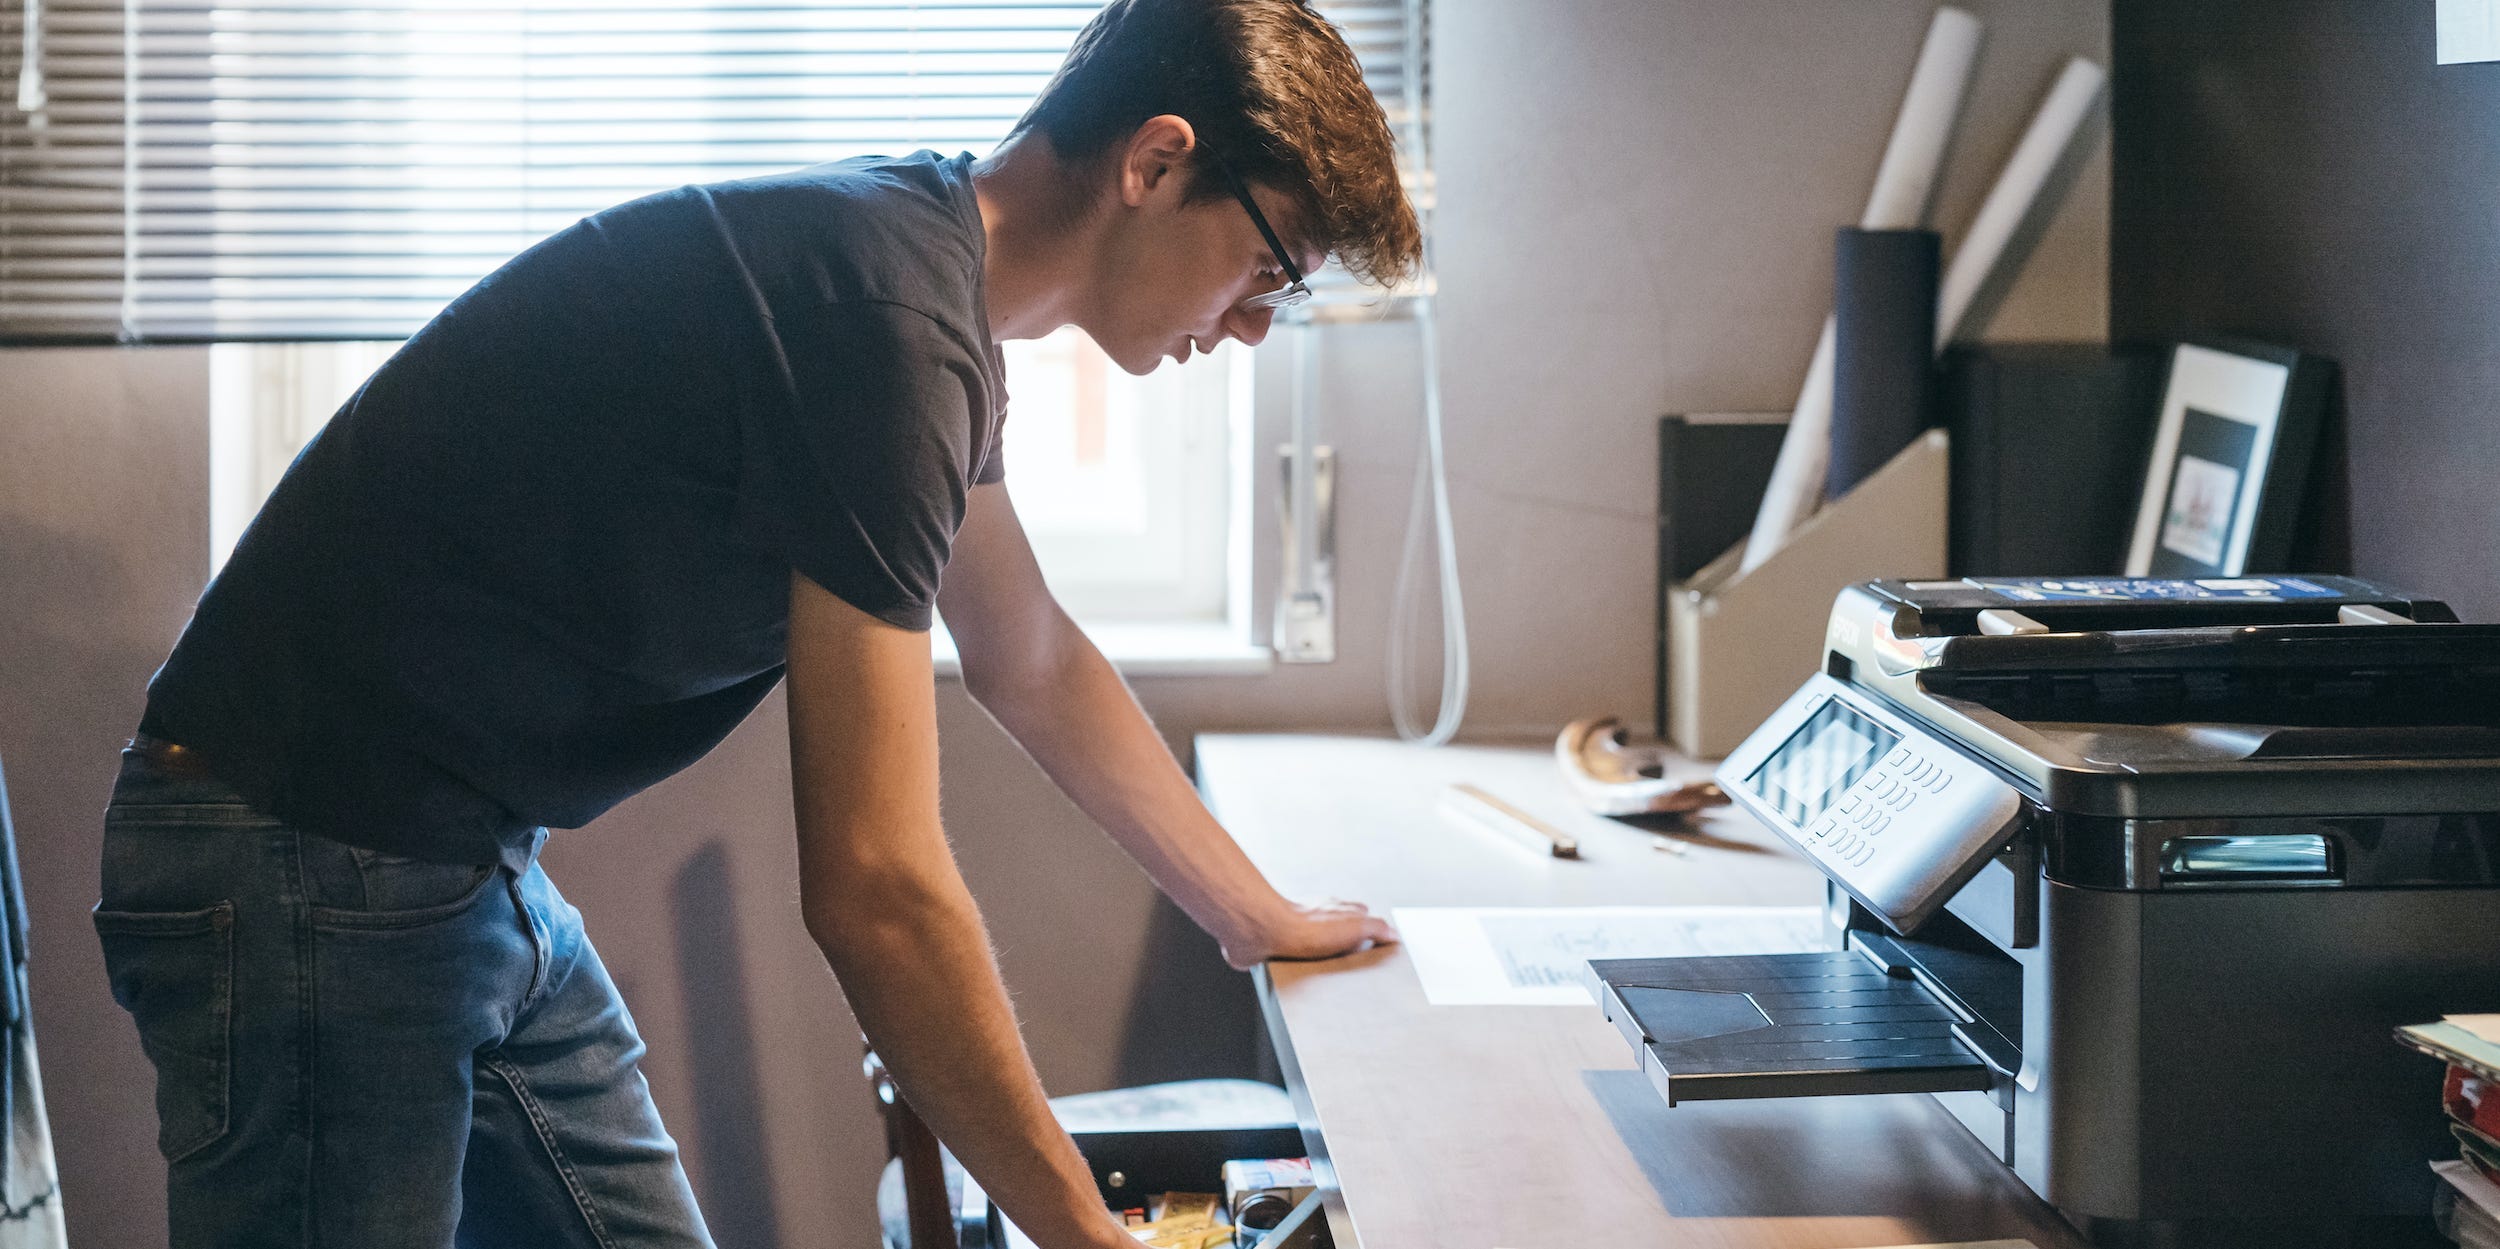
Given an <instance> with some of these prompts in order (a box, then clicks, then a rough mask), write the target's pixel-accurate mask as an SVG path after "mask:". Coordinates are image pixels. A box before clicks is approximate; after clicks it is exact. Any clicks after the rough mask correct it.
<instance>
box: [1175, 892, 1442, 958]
mask: <svg viewBox="0 0 2500 1249" xmlns="http://www.w3.org/2000/svg"><path fill="white" fill-rule="evenodd" d="M1278 901H1279V902H1281V903H1282V905H1283V909H1282V910H1280V911H1277V912H1274V913H1272V914H1271V915H1270V916H1269V917H1268V918H1267V919H1266V920H1265V921H1263V922H1261V923H1259V924H1258V925H1256V926H1255V927H1254V928H1253V929H1252V930H1251V931H1249V932H1245V933H1241V934H1237V935H1235V936H1231V937H1226V936H1224V935H1222V934H1220V933H1219V934H1217V940H1218V941H1219V942H1221V943H1222V945H1223V947H1224V961H1225V962H1227V963H1230V964H1232V965H1233V968H1234V969H1235V970H1237V971H1248V970H1250V969H1251V968H1253V967H1256V966H1258V965H1259V964H1261V963H1264V962H1266V961H1268V960H1269V959H1274V958H1288V959H1320V958H1335V957H1337V956H1338V955H1340V954H1352V953H1354V952H1356V951H1358V950H1366V949H1369V948H1371V947H1372V946H1375V945H1385V944H1387V943H1389V942H1392V941H1395V940H1397V939H1398V932H1397V929H1395V928H1392V927H1390V925H1389V921H1388V919H1386V918H1385V917H1383V916H1379V915H1374V914H1372V913H1371V911H1370V909H1369V908H1367V907H1365V906H1364V905H1363V904H1362V903H1360V902H1343V901H1339V900H1337V899H1335V898H1330V899H1326V900H1324V901H1321V902H1317V903H1308V904H1306V903H1301V902H1293V901H1288V900H1285V899H1281V898H1280V899H1278Z"/></svg>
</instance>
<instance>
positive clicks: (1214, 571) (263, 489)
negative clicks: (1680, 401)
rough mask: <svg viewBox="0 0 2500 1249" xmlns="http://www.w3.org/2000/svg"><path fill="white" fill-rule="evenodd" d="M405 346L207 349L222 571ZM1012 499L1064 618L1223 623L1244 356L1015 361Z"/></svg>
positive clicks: (1013, 346) (217, 557) (1058, 349)
mask: <svg viewBox="0 0 2500 1249" xmlns="http://www.w3.org/2000/svg"><path fill="white" fill-rule="evenodd" d="M397 346H398V344H396V343H389V342H344V343H225V344H219V345H217V346H215V347H213V348H211V349H210V367H209V373H210V384H211V398H210V405H209V406H210V425H211V436H210V440H209V443H210V455H209V459H210V480H211V489H210V512H211V523H210V543H211V547H212V550H213V554H212V567H220V566H223V564H224V563H225V559H226V556H227V554H228V553H230V552H231V551H232V550H233V549H234V543H235V540H236V539H237V538H239V537H240V536H241V535H242V532H243V527H244V526H245V525H246V524H247V523H249V522H250V520H251V518H252V515H253V513H255V512H257V511H258V510H259V508H260V505H261V503H262V501H263V500H265V499H267V498H268V496H269V491H270V490H271V489H273V488H274V487H276V485H277V483H278V478H279V477H280V476H281V475H283V474H284V473H285V472H286V467H287V465H288V464H289V463H291V462H292V461H293V460H294V458H295V455H296V452H298V451H300V450H301V449H302V448H303V445H304V443H306V442H307V441H309V440H310V439H311V438H312V436H313V435H314V434H316V433H318V432H320V430H321V427H322V425H323V424H324V423H325V422H326V421H328V420H329V418H330V415H331V414H332V413H333V412H335V411H336V410H337V409H338V407H339V405H340V404H341V403H343V402H345V401H346V398H347V396H348V395H350V394H352V393H353V392H354V391H355V389H356V387H357V386H359V385H360V384H362V383H363V381H364V379H365V377H366V376H367V375H368V374H370V373H371V372H372V371H373V370H374V369H375V368H376V367H378V366H379V365H380V364H381V363H382V361H383V360H385V359H387V358H388V357H389V356H390V353H391V352H392V351H393V350H394V349H395V348H396V347H397ZM1005 353H1006V357H1007V387H1008V391H1009V395H1010V404H1009V408H1008V415H1007V428H1006V433H1005V441H1006V446H1005V454H1006V458H1007V488H1008V490H1009V492H1010V494H1011V495H1012V497H1013V498H1014V499H1015V501H1016V511H1017V514H1018V516H1020V517H1021V518H1022V520H1023V521H1024V526H1025V531H1026V532H1027V533H1028V534H1029V535H1030V536H1031V538H1032V541H1033V548H1034V553H1035V555H1036V556H1037V557H1038V558H1039V559H1040V560H1041V563H1042V570H1043V573H1044V575H1045V576H1047V577H1048V578H1049V580H1050V583H1051V588H1052V590H1053V592H1054V593H1056V594H1057V595H1058V597H1059V599H1060V601H1061V603H1062V604H1063V605H1065V606H1066V607H1067V608H1068V610H1069V611H1070V613H1071V614H1073V615H1075V616H1076V617H1077V619H1079V620H1081V621H1084V622H1086V623H1088V624H1095V623H1106V624H1107V623H1126V622H1154V623H1175V622H1200V623H1210V624H1211V623H1215V622H1219V621H1224V620H1227V619H1228V618H1231V617H1233V616H1235V615H1237V614H1238V613H1236V612H1234V611H1233V610H1232V608H1233V604H1232V603H1231V602H1230V595H1231V591H1232V587H1233V585H1234V584H1235V582H1236V580H1237V577H1236V576H1235V575H1234V570H1233V568H1232V546H1233V544H1232V543H1231V542H1230V541H1229V538H1230V517H1231V493H1232V480H1231V479H1232V475H1233V472H1232V470H1233V464H1234V455H1233V448H1234V443H1235V441H1236V438H1235V428H1234V427H1235V422H1236V416H1237V415H1238V418H1239V419H1240V420H1242V421H1246V420H1247V419H1248V415H1249V396H1248V389H1247V387H1248V376H1249V369H1248V367H1247V361H1246V359H1245V358H1244V354H1245V353H1242V352H1241V351H1240V349H1239V348H1237V347H1233V346H1230V345H1228V346H1226V347H1225V348H1224V349H1222V350H1220V351H1218V352H1217V353H1216V354H1215V355H1213V356H1211V357H1208V358H1205V359H1201V360H1197V361H1193V362H1192V363H1190V364H1187V365H1176V364H1166V365H1164V366H1163V367H1162V368H1161V369H1160V370H1158V371H1156V372H1155V373H1153V374H1151V375H1149V376H1146V377H1142V378H1141V377H1131V376H1129V375H1128V374H1127V373H1124V372H1122V371H1121V370H1120V368H1119V367H1118V366H1117V365H1115V364H1113V363H1112V362H1111V361H1110V359H1109V358H1108V357H1106V356H1104V355H1103V354H1102V351H1101V349H1099V348H1097V347H1095V346H1094V344H1093V342H1092V340H1090V339H1087V338H1086V337H1085V336H1084V335H1082V334H1080V333H1077V332H1075V331H1074V330H1062V331H1060V332H1059V333H1056V334H1053V335H1051V336H1050V337H1048V338H1045V339H1041V340H1039V341H1034V342H1014V343H1008V344H1006V346H1005Z"/></svg>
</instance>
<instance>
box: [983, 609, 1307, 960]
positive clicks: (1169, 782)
mask: <svg viewBox="0 0 2500 1249" xmlns="http://www.w3.org/2000/svg"><path fill="white" fill-rule="evenodd" d="M1051 628H1052V629H1053V637H1052V641H1051V644H1050V645H1049V646H1047V647H1042V648H1037V649H1036V651H1035V652H1034V653H1035V654H1037V655H1040V656H1043V657H1045V659H1044V661H1043V662H1039V663H1035V664H1033V665H1032V666H1030V667H1028V668H1026V669H1024V670H1022V671H1020V672H1018V673H1016V674H1015V675H1014V677H1013V678H1011V679H1000V680H992V681H988V682H985V683H975V684H974V686H973V688H972V693H973V694H974V696H975V697H976V698H977V699H978V700H979V701H980V703H981V705H982V706H983V707H984V708H985V709H987V710H988V711H989V713H990V714H991V715H992V716H994V717H996V718H997V720H998V722H999V724H1000V725H1001V726H1002V727H1004V728H1005V729H1006V730H1007V732H1008V734H1009V735H1010V736H1012V737H1014V738H1015V739H1016V742H1017V744H1018V745H1021V746H1022V747H1024V750H1025V752H1026V753H1027V754H1029V755H1031V756H1032V757H1033V761H1034V762H1035V763H1038V764H1040V765H1041V768H1042V771H1043V772H1045V773H1047V774H1048V775H1049V776H1050V779H1051V781H1052V782H1053V783H1054V784H1056V785H1058V787H1059V788H1060V790H1061V791H1062V792H1064V793H1066V794H1067V795H1068V797H1069V799H1070V800H1071V801H1073V802H1075V803H1076V805H1077V807H1078V809H1080V810H1082V811H1083V812H1084V813H1085V814H1086V815H1087V816H1088V817H1089V818H1091V819H1092V820H1093V821H1094V822H1095V823H1097V824H1100V825H1101V826H1102V827H1103V829H1104V831H1106V832H1108V833H1110V834H1111V837H1112V840H1114V841H1116V842H1118V843H1119V845H1120V848H1121V849H1123V850H1125V851H1127V852H1128V854H1129V856H1130V857H1131V858H1133V859H1135V860H1137V862H1138V865H1139V866H1141V867H1143V868H1144V869H1145V870H1146V874H1147V875H1148V876H1149V877H1151V878H1153V880H1154V882H1155V885H1156V887H1158V888H1160V889H1161V890H1163V892H1164V893H1165V894H1166V895H1167V896H1169V897H1170V898H1171V899H1172V900H1173V901H1174V902H1175V903H1177V904H1179V906H1180V907H1181V909H1182V910H1183V911H1186V912H1187V913H1188V914H1189V917H1190V918H1191V919H1193V920H1195V921H1197V923H1198V926H1199V927H1201V928H1204V929H1206V930H1207V931H1209V932H1211V933H1214V934H1216V936H1217V937H1218V938H1219V939H1222V938H1227V937H1230V936H1233V935H1238V934H1246V933H1250V932H1254V931H1256V930H1258V929H1259V928H1260V926H1261V925H1263V924H1267V923H1270V922H1273V921H1274V919H1275V917H1276V913H1277V912H1279V911H1281V910H1283V909H1284V907H1285V902H1284V900H1283V899H1282V898H1281V897H1279V896H1278V895H1277V893H1276V891H1275V889H1274V888H1272V887H1271V886H1269V884H1268V883H1267V879H1266V877H1264V876H1262V875H1261V874H1260V873H1259V869H1258V868H1257V867H1256V866H1254V865H1252V863H1251V862H1250V859H1249V856H1248V855H1245V854H1243V853H1242V851H1241V847H1240V846H1239V845H1237V844H1235V843H1234V841H1233V839H1232V836H1231V834H1229V833H1227V832H1225V831H1224V828H1223V826H1222V825H1220V824H1218V823H1216V821H1215V818H1214V817H1213V816H1211V815H1209V814H1208V813H1207V809H1206V806H1205V804H1204V803H1202V802H1200V801H1199V798H1198V793H1197V790H1196V789H1195V788H1193V787H1192V786H1191V785H1190V783H1189V778H1188V776H1187V775H1186V774H1184V773H1183V772H1182V771H1181V768H1180V764H1179V762H1178V761H1177V760H1175V759H1174V758H1173V757H1172V752H1171V750H1170V748H1169V747H1167V746H1166V745H1165V744H1164V741H1163V736H1162V734H1160V733H1158V732H1156V731H1155V727H1154V723H1153V721H1151V720H1150V719H1148V718H1147V716H1146V712H1145V709H1144V708H1142V707H1140V706H1139V705H1138V703H1137V698H1136V696H1135V695H1134V694H1132V693H1131V692H1130V691H1129V688H1128V683H1127V682H1126V681H1123V680H1122V679H1121V678H1120V674H1119V671H1118V670H1117V669H1115V668H1113V667H1112V666H1111V663H1110V661H1109V660H1107V659H1105V658H1103V655H1102V652H1101V651H1099V650H1097V649H1095V647H1094V644H1093V643H1092V642H1091V641H1090V640H1088V639H1087V638H1086V637H1085V635H1084V633H1083V631H1081V630H1079V629H1077V628H1076V627H1075V626H1074V625H1073V624H1070V623H1068V622H1067V620H1066V618H1065V617H1064V616H1061V617H1059V619H1058V620H1057V621H1056V622H1055V623H1054V624H1053V625H1052V626H1051ZM967 681H968V682H969V681H971V677H970V676H969V675H967Z"/></svg>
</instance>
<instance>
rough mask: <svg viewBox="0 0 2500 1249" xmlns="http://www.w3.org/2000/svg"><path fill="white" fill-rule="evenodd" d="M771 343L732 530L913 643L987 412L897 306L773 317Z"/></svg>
mask: <svg viewBox="0 0 2500 1249" xmlns="http://www.w3.org/2000/svg"><path fill="white" fill-rule="evenodd" d="M778 337H779V339H780V345H781V354H782V359H781V361H780V368H779V369H778V370H777V371H778V373H779V376H778V377H776V378H775V379H774V384H771V385H766V386H761V387H758V388H757V393H755V394H753V395H751V396H749V399H750V402H749V403H748V404H747V405H746V407H747V410H746V411H745V413H744V414H743V415H744V422H743V426H742V441H743V443H744V445H743V446H742V448H741V457H740V458H741V465H740V470H741V471H740V480H739V490H738V499H737V507H738V512H739V520H740V527H741V528H742V530H743V531H744V532H745V533H746V534H747V535H748V537H749V538H750V539H752V540H754V541H757V542H759V543H761V544H763V545H764V546H766V547H768V548H769V549H772V550H776V551H778V552H780V553H781V555H782V556H783V557H784V558H786V559H788V560H789V561H790V565H791V567H793V568H796V569H797V570H798V571H799V572H800V573H801V574H803V575H805V576H806V577H807V578H808V579H809V580H811V581H814V582H815V583H816V584H818V585H820V586H823V587H824V588H825V589H826V590H828V591H831V592H832V593H833V594H834V595H836V596H837V597H839V598H841V599H842V600H843V601H844V602H847V603H849V604H851V605H852V606H854V607H857V608H859V609H860V610H861V611H864V612H867V613H868V614H870V615H872V616H876V617H878V618H879V619H882V620H885V621H887V622H889V623H891V624H895V625H898V626H901V627H903V628H907V629H927V628H928V627H929V623H930V618H931V615H932V611H931V609H932V605H933V604H934V603H935V601H936V599H937V589H938V579H939V577H940V575H941V574H942V573H943V572H944V571H945V568H946V559H947V554H948V552H949V551H950V550H951V549H952V548H953V545H954V541H955V532H956V530H957V529H958V528H960V527H961V526H962V524H963V518H964V498H965V492H966V491H967V490H969V489H970V487H971V484H972V481H973V479H974V476H975V471H976V468H977V467H978V466H976V465H975V464H974V463H973V459H974V456H975V455H976V454H978V451H979V449H980V448H979V444H980V443H981V442H983V441H985V439H983V438H981V437H979V436H977V435H976V429H977V428H979V427H977V426H976V425H975V422H976V421H978V422H981V424H982V426H986V424H987V423H988V421H989V419H990V413H991V410H992V405H991V401H990V397H989V387H988V384H987V383H986V382H985V380H984V378H983V371H982V370H981V369H980V368H979V367H978V365H977V363H976V361H975V359H974V357H973V355H972V354H971V351H970V350H967V349H966V347H965V346H964V344H963V343H962V340H961V339H960V338H959V337H958V336H957V335H955V334H954V333H952V332H950V331H949V330H948V329H947V328H946V327H945V326H943V325H941V324H940V323H939V322H937V321H936V320H934V319H932V318H930V317H929V316H927V315H926V314H924V313H921V312H917V311H915V310H913V309H910V308H907V307H903V306H901V305H897V304H889V303H877V302H869V301H853V302H844V303H838V304H832V305H828V306H825V307H822V308H818V309H815V310H812V311H810V312H808V313H805V314H803V315H801V316H798V317H795V318H793V317H784V318H783V319H782V321H781V322H780V324H779V326H778Z"/></svg>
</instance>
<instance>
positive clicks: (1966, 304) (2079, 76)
mask: <svg viewBox="0 0 2500 1249" xmlns="http://www.w3.org/2000/svg"><path fill="white" fill-rule="evenodd" d="M2108 80H2109V75H2108V74H2107V73H2106V72H2104V71H2103V70H2102V69H2101V67H2100V66H2098V65H2095V64H2093V63H2092V62H2090V61H2087V60H2085V59H2083V58H2082V57H2076V58H2075V59H2073V60H2071V61H2068V62H2066V68H2065V70H2064V71H2062V72H2060V73H2059V74H2058V76H2057V82H2056V84H2055V85H2053V86H2051V87H2050V88H2049V94H2048V97H2047V98H2046V99H2043V100H2042V101H2041V102H2040V111H2039V112H2037V113H2034V114H2032V117H2031V126H2030V128H2028V129H2026V130H2024V131H2023V138H2022V142H2020V143H2017V144H2015V145H2014V154H2013V155H2012V156H2010V157H2007V158H2006V161H2005V170H2004V172H2002V173H2000V174H1998V175H1997V181H1996V185H1995V186H1993V187H1990V188H1988V198H1987V199H1985V200H1982V201H1981V202H1980V205H1979V215H1978V216H1976V217H1973V218H1971V223H1970V232H1969V233H1968V234H1965V235H1964V236H1963V237H1962V245H1961V246H1960V247H1959V248H1956V249H1955V250H1954V252H1953V263H1952V264H1951V265H1949V266H1947V267H1946V269H1945V273H1944V288H1943V293H1942V294H1941V295H1939V296H1938V297H1937V305H1936V350H1937V351H1939V352H1941V351H1943V350H1944V349H1945V347H1946V345H1947V344H1949V343H1951V342H1952V341H1953V336H1954V335H1956V334H1958V333H1960V332H1961V330H1962V321H1963V319H1964V318H1965V317H1968V316H1969V315H1970V307H1971V301H1972V300H1973V299H1975V298H1977V297H1978V295H1979V290H1980V288H1981V287H1983V286H1986V285H1987V284H1988V280H1989V279H1990V278H1991V277H1993V276H1994V275H1995V273H1996V270H1997V266H1998V265H2000V264H2003V263H2004V262H2005V248H2006V245H2007V244H2009V243H2011V242H2012V241H2013V239H2014V234H2015V232H2016V231H2017V230H2019V229H2020V228H2021V227H2022V224H2023V222H2024V221H2026V220H2028V219H2029V218H2030V216H2031V214H2032V213H2033V212H2034V211H2035V210H2036V209H2037V208H2038V207H2039V204H2040V196H2041V194H2042V193H2043V192H2044V191H2045V190H2047V188H2048V182H2049V175H2050V174H2052V173H2054V172H2056V170H2057V163H2058V161H2059V160H2061V159H2063V158H2064V157H2065V155H2066V149H2067V148H2068V147H2070V146H2072V145H2073V143H2074V141H2075V136H2076V135H2077V134H2078V133H2081V132H2082V130H2083V123H2084V122H2085V121H2087V120H2089V119H2090V118H2091V116H2092V105H2093V104H2094V103H2095V102H2096V101H2098V100H2099V99H2100V98H2101V86H2102V84H2104V83H2106V82H2107V81H2108Z"/></svg>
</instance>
